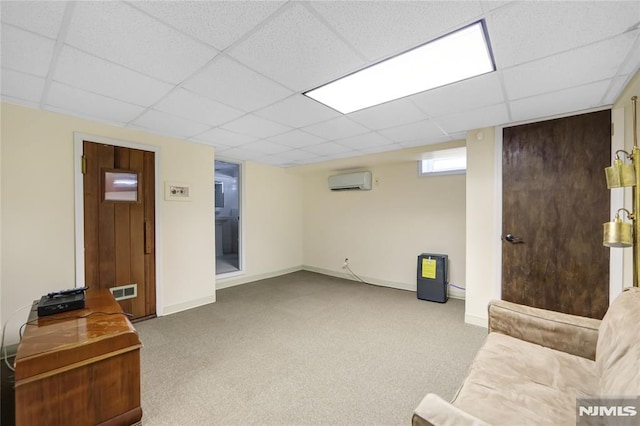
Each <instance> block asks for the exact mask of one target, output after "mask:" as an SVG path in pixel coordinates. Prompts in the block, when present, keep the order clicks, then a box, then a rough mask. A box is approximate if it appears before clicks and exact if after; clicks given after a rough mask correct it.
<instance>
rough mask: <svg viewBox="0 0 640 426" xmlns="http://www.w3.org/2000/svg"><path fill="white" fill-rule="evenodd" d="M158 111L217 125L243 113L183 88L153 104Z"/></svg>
mask: <svg viewBox="0 0 640 426" xmlns="http://www.w3.org/2000/svg"><path fill="white" fill-rule="evenodd" d="M154 108H155V109H157V110H159V111H164V112H168V113H170V114H173V115H176V116H178V117H182V118H184V119H186V120H193V121H197V122H199V123H203V124H208V125H209V126H217V125H219V124H222V123H226V122H229V121H231V120H234V119H236V118H238V117H240V116H241V115H243V114H244V112H243V111H240V110H238V109H235V108H231V107H230V106H226V105H223V104H221V103H219V102H216V101H212V100H210V99H208V98H205V97H204V96H200V95H197V94H195V93H193V92H190V91H188V90H185V89H176V90H174V91H173V92H171V93H170V94H169V95H168V96H167V97H166V98H164V99H162V100H161V101H160V102H158V103H157V104H156V105H155V106H154Z"/></svg>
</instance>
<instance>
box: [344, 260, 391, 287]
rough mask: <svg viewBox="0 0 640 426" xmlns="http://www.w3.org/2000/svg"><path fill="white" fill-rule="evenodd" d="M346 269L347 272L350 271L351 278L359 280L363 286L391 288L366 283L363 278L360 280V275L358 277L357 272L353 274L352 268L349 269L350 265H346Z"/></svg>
mask: <svg viewBox="0 0 640 426" xmlns="http://www.w3.org/2000/svg"><path fill="white" fill-rule="evenodd" d="M344 268H345V269H346V270H347V271H349V273H350V274H351V276H353V277H354V278H355V279H357V280H358V281H360V282H361V283H362V284H366V285H370V286H372V287H384V288H389V287H387V286H384V285H378V284H371V283H368V282H366V281H365V280H363V279H362V278H360V277H359V276H358V275H356V273H355V272H353V271H352V270H351V267H349V265H348V264H345V265H344Z"/></svg>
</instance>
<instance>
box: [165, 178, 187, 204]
mask: <svg viewBox="0 0 640 426" xmlns="http://www.w3.org/2000/svg"><path fill="white" fill-rule="evenodd" d="M164 199H165V200H166V201H191V184H190V183H184V182H165V183H164Z"/></svg>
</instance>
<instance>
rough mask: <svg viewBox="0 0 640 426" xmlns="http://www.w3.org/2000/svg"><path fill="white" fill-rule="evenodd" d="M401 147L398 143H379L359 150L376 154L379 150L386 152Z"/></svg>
mask: <svg viewBox="0 0 640 426" xmlns="http://www.w3.org/2000/svg"><path fill="white" fill-rule="evenodd" d="M402 148H403V147H402V146H401V145H398V144H393V145H380V146H372V147H369V148H364V149H360V150H359V151H360V152H362V153H364V154H378V153H380V152H388V151H395V150H397V149H402Z"/></svg>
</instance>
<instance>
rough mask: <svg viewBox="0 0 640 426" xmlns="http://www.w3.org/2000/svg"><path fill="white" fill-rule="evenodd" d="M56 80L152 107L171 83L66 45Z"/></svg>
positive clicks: (56, 70)
mask: <svg viewBox="0 0 640 426" xmlns="http://www.w3.org/2000/svg"><path fill="white" fill-rule="evenodd" d="M53 79H54V80H56V81H60V82H62V83H65V84H67V85H75V86H76V87H78V88H80V89H83V90H87V91H90V92H95V93H99V94H101V95H104V96H108V97H110V98H115V99H119V100H121V101H124V102H129V103H133V104H137V105H142V106H146V105H151V104H153V103H155V102H156V101H158V100H159V99H160V98H161V97H163V96H164V95H166V94H167V93H169V91H170V90H171V88H172V87H173V86H171V85H170V84H167V83H163V82H161V81H159V80H156V79H154V78H151V77H148V76H146V75H144V74H140V73H138V72H136V71H132V70H130V69H128V68H124V67H121V66H119V65H116V64H114V63H111V62H107V61H105V60H103V59H100V58H96V57H95V56H91V55H88V54H86V53H84V52H81V51H80V50H77V49H74V48H72V47H68V46H65V47H64V48H63V49H62V51H61V52H60V56H59V59H58V63H57V66H56V68H55V73H54V75H53Z"/></svg>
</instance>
